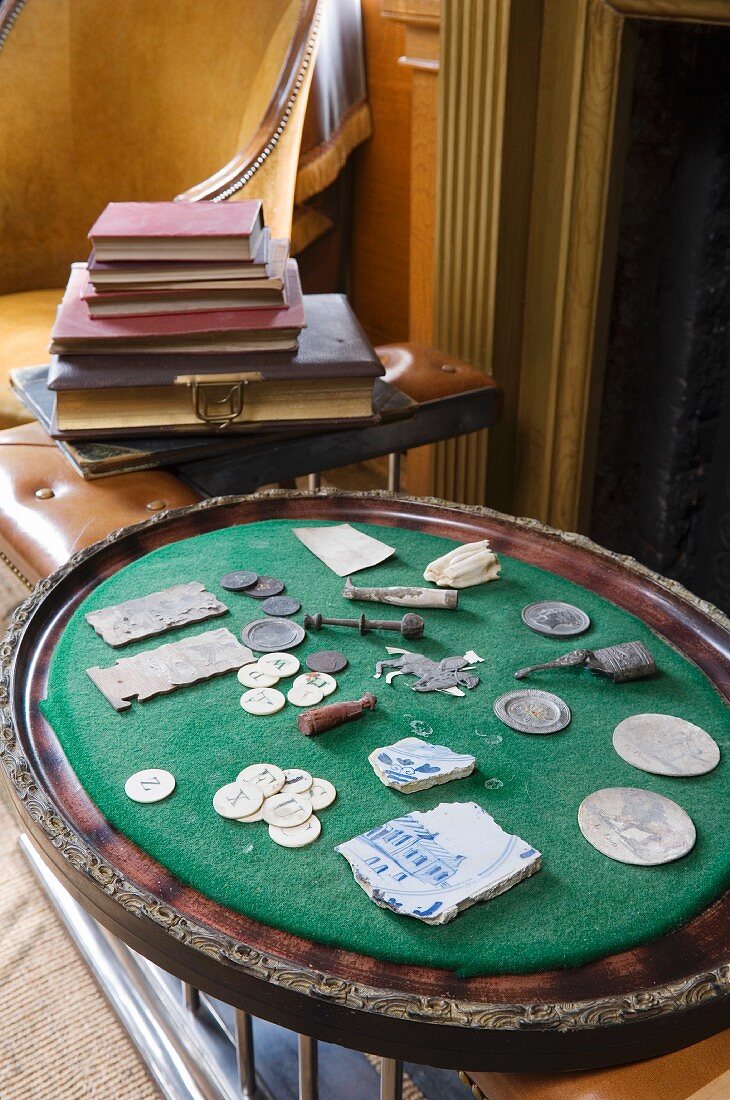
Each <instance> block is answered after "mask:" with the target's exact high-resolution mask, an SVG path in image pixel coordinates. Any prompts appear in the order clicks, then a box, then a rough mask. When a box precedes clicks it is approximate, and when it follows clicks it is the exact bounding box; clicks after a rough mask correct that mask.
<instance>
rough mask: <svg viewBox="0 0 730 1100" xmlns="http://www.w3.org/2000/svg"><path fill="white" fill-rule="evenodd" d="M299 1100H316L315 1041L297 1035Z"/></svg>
mask: <svg viewBox="0 0 730 1100" xmlns="http://www.w3.org/2000/svg"><path fill="white" fill-rule="evenodd" d="M297 1039H298V1041H299V1100H317V1040H316V1039H312V1038H311V1037H310V1036H309V1035H298V1036H297Z"/></svg>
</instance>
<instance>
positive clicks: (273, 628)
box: [241, 619, 305, 653]
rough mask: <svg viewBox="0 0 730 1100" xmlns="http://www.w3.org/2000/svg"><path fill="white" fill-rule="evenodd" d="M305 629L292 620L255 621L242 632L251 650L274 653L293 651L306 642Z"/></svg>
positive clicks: (242, 636) (244, 641)
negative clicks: (284, 650) (295, 647)
mask: <svg viewBox="0 0 730 1100" xmlns="http://www.w3.org/2000/svg"><path fill="white" fill-rule="evenodd" d="M304 638H305V633H304V627H303V626H300V625H299V623H293V622H292V621H291V619H254V621H253V622H252V623H247V624H246V626H244V628H243V630H242V631H241V640H242V641H243V644H244V645H247V646H249V647H250V648H251V649H257V650H261V651H263V652H265V653H266V652H269V653H274V652H277V651H279V650H282V649H293V648H294V646H297V645H300V643H301V642H303V641H304Z"/></svg>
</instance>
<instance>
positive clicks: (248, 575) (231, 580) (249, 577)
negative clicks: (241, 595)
mask: <svg viewBox="0 0 730 1100" xmlns="http://www.w3.org/2000/svg"><path fill="white" fill-rule="evenodd" d="M258 579H259V575H258V573H252V572H251V570H250V569H235V570H234V571H233V572H232V573H226V575H225V577H221V579H220V586H221V588H225V589H226V591H228V592H243V590H244V589H245V588H250V587H251V585H252V584H256V581H257V580H258Z"/></svg>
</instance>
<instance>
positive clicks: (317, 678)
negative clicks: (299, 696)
mask: <svg viewBox="0 0 730 1100" xmlns="http://www.w3.org/2000/svg"><path fill="white" fill-rule="evenodd" d="M292 686H293V687H295V688H296V687H316V688H319V690H320V691H321V692H322V694H323V695H331V694H332V692H333V691H336V690H337V681H336V680H335V678H334V676H330V674H329V673H328V672H303V673H302V675H301V676H297V678H296V680H295V681H294V684H293V685H292Z"/></svg>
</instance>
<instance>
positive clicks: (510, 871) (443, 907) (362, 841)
mask: <svg viewBox="0 0 730 1100" xmlns="http://www.w3.org/2000/svg"><path fill="white" fill-rule="evenodd" d="M335 851H337V852H339V853H340V854H341V855H343V856H344V857H345V859H346V860H347V861H348V863H349V864H350V866H351V867H352V872H353V874H354V876H355V881H356V882H358V883H359V884H360V885H361V886H362V888H363V890H364V891H365V893H366V894H368V896H369V897H370V898H372V900H373V901H374V902H375V904H376V905H379V906H380V907H381V908H382V909H390V910H392V912H394V913H400V914H402V915H403V916H408V917H416V918H417V919H418V920H422V921H424V922H425V923H426V924H448V922H449V921H451V920H453V919H454V917H456V916H457V915H458V914H459V913H460V912H461V910H462V909H467V908H468V907H469V906H470V905H474V904H475V902H477V901H488V900H490V899H491V898H494V897H496V896H497V895H498V894H503V893H504V892H505V890H509V889H510V887H511V886H515V885H516V884H517V883H518V882H521V881H522V879H525V878H528V877H529V876H530V875H534V873H535V871H539V869H540V865H541V863H542V856H541V855H540V853H539V852H538V851H536V850H535V849H534V848H531V847H530V845H529V844H526V843H525V841H524V840H520V838H519V837H518V836H512V835H510V834H509V833H505V832H504V830H503V829H501V828H500V826H499V825H498V824H497V822H496V821H495V820H494V818H493V817H492V816H491V815H490V814H488V813H487V812H486V811H485V810H483V809H482V808H481V806H478V805H477V804H476V802H442V803H441V805H440V806H437V807H436V808H435V809H434V810H429V811H428V812H427V813H419V812H418V811H417V810H414V811H413V813H410V814H407V815H406V816H405V817H397V818H394V819H393V820H392V821H386V822H385V824H384V825H379V826H378V827H377V828H375V829H370V830H369V831H368V832H367V833H361V834H360V836H356V837H353V839H352V840H348V841H346V842H345V843H344V844H340V845H338V846H337V848H336V849H335Z"/></svg>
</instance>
